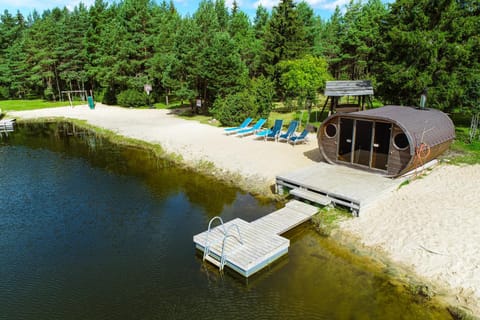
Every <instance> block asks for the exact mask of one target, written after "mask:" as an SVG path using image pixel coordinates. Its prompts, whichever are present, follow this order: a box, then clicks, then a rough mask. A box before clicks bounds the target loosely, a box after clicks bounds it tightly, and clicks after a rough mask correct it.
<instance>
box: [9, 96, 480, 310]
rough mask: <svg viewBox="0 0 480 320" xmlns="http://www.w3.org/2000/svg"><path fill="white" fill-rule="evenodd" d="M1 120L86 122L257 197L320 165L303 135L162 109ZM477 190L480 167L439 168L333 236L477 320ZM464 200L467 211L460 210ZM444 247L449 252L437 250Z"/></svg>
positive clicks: (55, 112)
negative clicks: (286, 176) (237, 131)
mask: <svg viewBox="0 0 480 320" xmlns="http://www.w3.org/2000/svg"><path fill="white" fill-rule="evenodd" d="M8 115H9V116H13V117H18V118H19V119H22V120H40V119H56V120H58V119H62V118H63V119H67V120H68V119H74V120H80V121H82V122H83V121H85V123H86V124H87V126H93V127H97V128H102V129H106V130H108V131H111V132H112V133H114V134H115V135H119V136H122V137H125V138H127V139H134V140H138V141H144V142H147V143H148V144H152V145H160V146H161V147H162V149H164V151H165V152H166V154H167V155H173V156H174V157H177V156H178V157H179V162H181V163H183V164H186V166H187V167H190V168H191V169H193V170H196V171H198V172H201V173H204V174H210V175H212V176H215V177H217V178H220V180H224V181H227V182H230V183H232V184H234V185H236V186H237V187H239V188H241V189H242V190H245V191H248V192H250V193H253V194H256V195H260V196H265V195H267V194H268V193H270V195H271V197H272V198H275V196H274V195H273V192H272V190H271V186H272V185H274V179H275V176H276V175H277V174H279V173H282V172H288V171H290V170H294V169H298V168H300V167H302V166H308V165H310V164H313V163H315V162H318V161H320V159H321V156H320V151H319V150H318V146H317V141H316V136H315V135H310V141H309V142H308V143H307V144H304V145H297V146H295V147H293V146H292V145H289V144H285V143H275V142H272V141H269V142H264V141H261V140H255V139H253V138H252V137H246V138H237V137H233V136H225V135H224V134H223V130H222V129H221V128H216V127H212V126H209V125H203V124H200V123H198V122H196V121H190V120H184V119H180V118H178V117H176V116H174V115H172V114H170V112H169V110H158V109H140V110H139V109H126V108H120V107H110V106H104V105H101V104H97V108H96V109H95V110H89V109H88V107H87V106H76V107H74V108H71V107H60V108H51V109H38V110H33V111H22V112H10V113H8ZM212 147H213V148H212ZM475 177H478V178H479V179H475ZM475 180H478V182H475ZM476 190H480V165H474V166H458V167H457V166H448V165H440V166H438V167H437V168H435V169H434V170H433V171H431V172H429V174H428V175H427V176H425V177H422V178H421V179H416V180H415V181H412V182H411V183H409V184H408V185H406V186H403V187H402V188H399V189H398V190H397V191H395V192H392V193H391V194H389V195H388V196H387V197H386V198H385V199H382V201H379V202H378V203H376V204H375V205H373V206H372V208H368V210H366V211H365V213H362V217H360V218H355V219H350V220H348V221H345V222H342V223H341V225H340V229H338V230H337V231H336V232H335V233H334V234H333V235H332V237H333V238H334V239H335V240H336V241H339V243H341V244H342V245H345V246H347V247H352V248H354V250H352V251H355V252H361V254H366V255H368V256H371V257H372V259H379V260H380V261H387V260H388V262H387V266H388V268H394V269H395V270H399V271H395V273H400V274H402V275H407V276H408V278H410V279H421V282H422V283H423V282H424V281H423V280H424V279H425V283H428V286H429V287H431V288H433V291H434V292H435V293H436V296H439V297H440V299H441V300H443V301H445V302H447V303H448V304H451V305H454V306H460V307H461V308H462V309H465V310H467V311H469V313H471V314H476V315H479V314H480V257H476V255H477V252H478V250H477V247H478V246H479V243H480V235H478V236H477V235H476V234H475V227H476V226H477V225H478V224H479V223H480V209H477V208H475V206H474V203H475V199H476ZM465 202H468V203H469V204H470V205H468V206H466V207H465V206H463V205H465ZM479 234H480V233H479ZM412 239H413V240H412ZM414 240H415V241H414ZM445 248H446V249H450V250H451V251H448V252H447V251H445V250H443V251H442V249H445ZM355 252H354V253H353V254H355ZM384 258H385V259H384ZM382 263H383V262H382ZM392 264H393V266H392ZM410 273H412V274H413V277H411V276H410ZM393 276H394V277H395V275H393ZM400 278H403V276H401V277H400ZM414 281H417V280H414Z"/></svg>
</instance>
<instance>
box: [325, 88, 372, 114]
mask: <svg viewBox="0 0 480 320" xmlns="http://www.w3.org/2000/svg"><path fill="white" fill-rule="evenodd" d="M324 94H325V96H326V97H327V100H326V101H325V105H324V106H323V109H322V113H323V111H324V110H325V108H326V107H327V105H328V104H329V102H330V112H329V115H331V114H333V113H335V112H343V113H344V112H354V111H360V110H365V104H369V106H370V107H372V99H371V97H372V96H373V87H372V83H371V81H370V80H352V81H327V83H326V86H325V93H324ZM342 97H347V99H348V100H347V103H343V102H342V103H340V99H341V98H342ZM350 99H351V100H350Z"/></svg>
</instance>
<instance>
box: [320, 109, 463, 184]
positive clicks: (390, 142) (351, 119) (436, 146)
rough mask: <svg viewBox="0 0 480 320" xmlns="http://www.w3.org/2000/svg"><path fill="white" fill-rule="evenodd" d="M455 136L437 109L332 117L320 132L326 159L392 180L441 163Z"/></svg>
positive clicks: (448, 122) (446, 117) (383, 111)
mask: <svg viewBox="0 0 480 320" xmlns="http://www.w3.org/2000/svg"><path fill="white" fill-rule="evenodd" d="M454 138H455V128H454V125H453V122H452V120H451V119H450V118H449V117H448V116H447V115H446V114H445V113H443V112H441V111H439V110H435V109H419V108H414V107H404V106H385V107H382V108H378V109H370V110H366V111H358V112H352V113H337V114H334V115H332V116H330V117H328V118H327V119H326V120H325V121H324V122H323V123H322V126H321V127H320V130H319V131H318V145H319V148H320V151H321V153H322V154H323V156H324V158H325V160H327V161H328V162H330V163H336V164H344V165H348V166H352V167H356V168H361V169H364V170H369V171H376V172H380V173H383V174H384V175H386V176H389V177H396V176H400V175H403V174H405V173H407V172H409V171H411V170H413V169H415V168H417V167H419V166H422V165H423V164H425V163H427V162H429V161H430V160H433V159H435V158H436V157H438V156H439V155H440V154H441V153H443V152H444V151H445V150H447V149H448V147H449V146H450V144H451V143H452V140H453V139H454Z"/></svg>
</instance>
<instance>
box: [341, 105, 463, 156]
mask: <svg viewBox="0 0 480 320" xmlns="http://www.w3.org/2000/svg"><path fill="white" fill-rule="evenodd" d="M349 116H352V117H358V118H369V119H375V120H384V121H386V122H393V123H396V124H397V125H398V126H400V127H401V128H403V129H404V130H405V133H406V134H407V135H410V138H411V139H413V141H412V142H413V145H414V146H418V145H419V144H420V143H422V142H423V143H426V144H428V145H429V146H434V145H437V144H441V143H443V142H445V141H449V140H452V139H454V138H455V127H454V125H453V122H452V120H451V119H450V118H449V117H448V116H447V115H446V114H445V113H443V112H441V111H439V110H436V109H418V108H414V107H404V106H385V107H382V108H378V109H370V110H366V111H359V112H353V113H350V114H349ZM412 152H413V151H412Z"/></svg>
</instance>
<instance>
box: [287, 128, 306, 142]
mask: <svg viewBox="0 0 480 320" xmlns="http://www.w3.org/2000/svg"><path fill="white" fill-rule="evenodd" d="M307 135H308V130H307V129H305V130H303V131H302V133H300V134H299V135H298V136H297V135H295V134H293V135H291V136H290V138H289V139H288V142H289V143H291V144H293V145H296V144H297V143H303V142H306V141H307Z"/></svg>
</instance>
